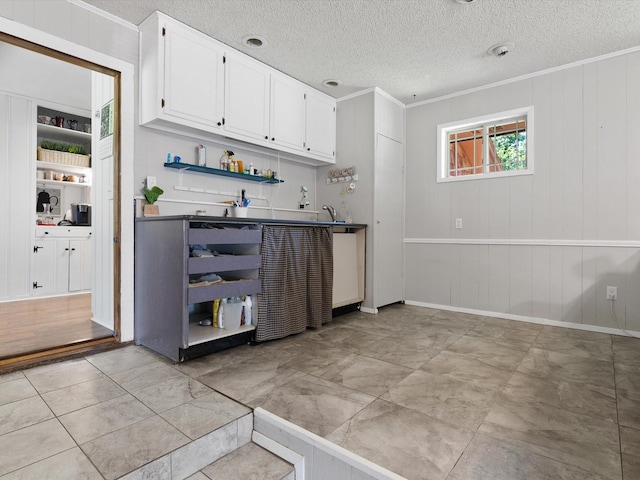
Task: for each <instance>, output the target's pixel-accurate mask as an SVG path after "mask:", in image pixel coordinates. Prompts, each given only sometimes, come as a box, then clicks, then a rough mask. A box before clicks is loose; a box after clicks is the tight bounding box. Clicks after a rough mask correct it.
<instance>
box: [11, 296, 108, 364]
mask: <svg viewBox="0 0 640 480" xmlns="http://www.w3.org/2000/svg"><path fill="white" fill-rule="evenodd" d="M91 317H92V313H91V294H90V293H86V294H80V295H67V296H61V297H49V298H39V299H35V300H23V301H16V302H5V303H0V332H2V335H0V360H2V359H6V358H11V357H15V356H18V355H24V354H28V353H33V352H40V351H43V350H48V349H51V348H55V347H60V346H63V345H71V344H75V343H79V342H84V341H87V340H96V339H98V338H104V337H108V336H111V335H112V334H113V332H112V331H111V330H109V329H107V328H105V327H103V326H101V325H98V324H97V323H95V322H93V321H92V320H91Z"/></svg>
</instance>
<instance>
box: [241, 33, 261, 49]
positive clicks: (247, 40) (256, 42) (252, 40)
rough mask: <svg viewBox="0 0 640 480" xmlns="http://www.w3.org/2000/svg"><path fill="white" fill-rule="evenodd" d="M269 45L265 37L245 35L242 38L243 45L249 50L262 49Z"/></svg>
mask: <svg viewBox="0 0 640 480" xmlns="http://www.w3.org/2000/svg"><path fill="white" fill-rule="evenodd" d="M266 43H267V41H266V40H265V39H264V37H261V36H259V35H245V36H244V37H242V44H243V45H246V46H247V47H249V48H262V47H264V45H265V44H266Z"/></svg>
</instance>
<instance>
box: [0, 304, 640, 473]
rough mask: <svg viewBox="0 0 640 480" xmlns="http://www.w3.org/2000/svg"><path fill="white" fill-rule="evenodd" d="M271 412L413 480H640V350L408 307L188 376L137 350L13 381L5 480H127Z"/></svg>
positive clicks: (610, 339) (338, 322)
mask: <svg viewBox="0 0 640 480" xmlns="http://www.w3.org/2000/svg"><path fill="white" fill-rule="evenodd" d="M228 397H229V398H231V399H234V400H236V401H237V402H240V403H241V404H242V405H238V404H237V403H236V402H232V401H230V400H229V398H228ZM258 406H260V407H263V408H264V409H266V410H268V411H271V412H273V413H274V414H276V415H279V416H281V417H283V418H285V419H287V420H289V421H291V422H293V423H296V424H298V425H300V426H302V427H304V428H306V429H308V430H310V431H312V432H314V433H316V434H318V435H321V436H323V437H325V438H327V439H329V440H331V441H333V442H335V443H337V444H339V445H341V446H343V447H345V448H347V449H349V450H351V451H353V452H355V453H357V454H359V455H361V456H363V457H365V458H367V459H369V460H371V461H374V462H376V463H378V464H380V465H382V466H384V467H386V468H388V469H390V470H392V471H394V472H397V473H399V474H400V475H403V476H405V477H407V478H409V479H430V480H431V479H434V480H437V479H448V480H462V479H465V480H468V479H492V480H497V479H504V480H515V479H525V478H526V479H554V480H555V479H562V480H565V479H572V480H573V479H576V480H577V479H581V480H582V479H612V480H620V479H625V480H631V479H638V478H640V339H633V338H628V337H620V336H611V335H606V334H601V333H591V332H586V331H578V330H569V329H563V328H556V327H548V326H542V325H535V324H529V323H522V322H515V321H509V320H502V319H496V318H490V317H482V316H476V315H467V314H460V313H452V312H445V311H440V310H432V309H426V308H419V307H412V306H407V305H393V306H390V307H386V308H384V309H381V311H380V313H379V314H378V315H376V316H372V315H367V314H363V313H359V312H354V313H351V314H348V315H345V316H342V317H338V318H336V319H334V321H333V322H332V323H330V324H328V325H326V326H324V327H323V328H322V329H319V330H309V331H307V332H305V333H303V334H300V335H296V336H292V337H289V338H286V339H283V340H278V341H273V342H267V343H265V344H261V345H258V346H253V347H252V346H242V347H238V348H234V349H232V350H228V351H225V352H220V353H217V354H214V355H210V356H207V357H202V358H199V359H196V360H192V361H190V362H187V363H184V364H181V365H173V364H171V362H169V361H167V360H165V359H163V358H162V357H159V356H157V355H155V354H153V353H151V352H149V351H148V350H145V349H144V348H141V347H134V346H131V347H127V348H124V349H121V350H116V351H113V352H107V353H103V354H98V355H94V356H88V357H85V358H83V359H79V360H72V361H67V362H62V363H57V364H52V365H47V366H42V367H36V368H33V369H29V370H24V371H21V372H16V373H11V374H7V375H4V376H0V452H1V453H0V479H2V480H5V479H8V478H35V477H30V476H29V475H28V472H33V471H36V470H34V469H37V468H38V466H44V467H42V468H45V467H46V468H52V467H51V466H52V465H54V466H60V468H62V467H61V466H64V468H65V469H66V470H65V476H64V478H103V477H104V478H118V477H119V476H120V475H123V474H125V473H126V472H127V471H130V469H131V466H132V465H138V466H139V465H143V464H144V463H147V462H150V461H151V460H153V459H154V458H158V457H161V456H162V455H164V454H166V452H170V451H172V450H174V449H175V448H177V447H179V446H181V445H184V444H185V443H187V442H189V441H190V440H192V439H194V438H198V437H199V436H201V435H202V434H203V433H206V432H207V431H211V430H212V429H214V428H217V427H218V426H220V425H224V424H225V423H226V422H227V421H228V419H229V418H232V417H233V418H236V417H238V416H239V415H243V414H244V413H246V412H249V411H250V410H249V408H247V407H258ZM150 439H154V440H155V441H154V443H153V444H154V448H142V447H141V445H142V446H144V445H147V444H149V442H150ZM237 455H241V454H237ZM128 469H129V470H128ZM87 472H89V473H87ZM207 473H208V471H207V470H206V469H204V470H202V471H201V472H198V474H197V475H198V477H197V478H203V479H204V478H207ZM209 473H210V474H212V473H211V472H210V471H209ZM84 474H86V477H85V476H82V475H84ZM91 475H94V476H91ZM212 475H213V474H212ZM61 478H62V477H61ZM194 478H196V477H195V476H194ZM211 478H217V477H215V476H212V477H211ZM315 480H325V479H315Z"/></svg>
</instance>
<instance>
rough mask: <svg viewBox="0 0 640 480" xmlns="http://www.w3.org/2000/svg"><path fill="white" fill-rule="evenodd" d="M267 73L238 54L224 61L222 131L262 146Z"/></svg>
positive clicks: (265, 133) (266, 119)
mask: <svg viewBox="0 0 640 480" xmlns="http://www.w3.org/2000/svg"><path fill="white" fill-rule="evenodd" d="M270 77H271V72H270V70H269V69H268V68H267V67H265V66H264V65H262V64H261V63H259V62H256V61H255V60H253V59H251V58H249V57H247V56H245V55H242V54H240V53H233V52H231V53H228V54H227V55H226V61H225V97H224V130H225V132H233V133H237V134H240V135H243V136H245V137H247V138H251V139H254V140H256V141H258V142H259V143H266V142H267V140H268V138H269V137H268V136H269V80H270Z"/></svg>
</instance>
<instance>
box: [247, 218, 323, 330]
mask: <svg viewBox="0 0 640 480" xmlns="http://www.w3.org/2000/svg"><path fill="white" fill-rule="evenodd" d="M261 275H262V293H261V294H259V295H258V324H257V326H256V336H255V339H256V341H257V342H262V341H265V340H273V339H276V338H283V337H286V336H287V335H292V334H294V333H300V332H304V331H305V329H307V328H308V327H312V328H317V327H320V326H321V325H322V324H323V323H326V322H329V321H331V304H332V298H331V296H332V289H333V229H332V228H331V227H308V226H304V227H303V226H299V227H298V226H281V225H264V226H263V228H262V270H261Z"/></svg>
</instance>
